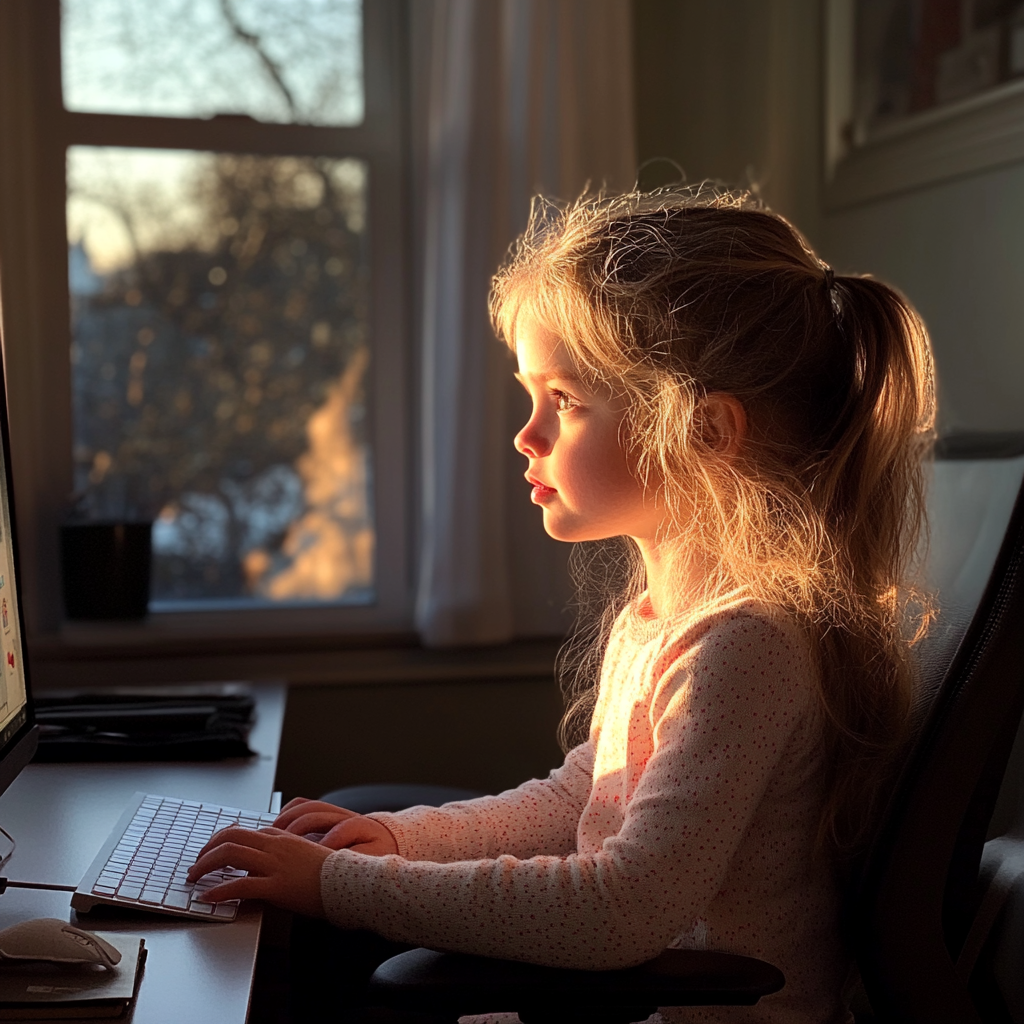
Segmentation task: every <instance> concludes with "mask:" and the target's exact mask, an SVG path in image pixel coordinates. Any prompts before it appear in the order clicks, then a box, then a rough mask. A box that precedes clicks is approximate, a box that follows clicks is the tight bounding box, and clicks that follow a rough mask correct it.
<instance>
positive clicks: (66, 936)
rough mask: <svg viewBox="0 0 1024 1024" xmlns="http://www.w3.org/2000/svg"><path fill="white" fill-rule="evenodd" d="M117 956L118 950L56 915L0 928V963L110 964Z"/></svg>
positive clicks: (110, 965)
mask: <svg viewBox="0 0 1024 1024" xmlns="http://www.w3.org/2000/svg"><path fill="white" fill-rule="evenodd" d="M120 959H121V953H120V951H119V950H117V949H116V948H115V947H114V946H112V945H111V944H110V943H109V942H106V941H104V940H103V939H101V938H100V937H99V936H98V935H93V934H92V932H87V931H84V930H83V929H81V928H76V927H75V926H74V925H73V924H69V923H68V922H67V921H61V920H59V919H58V918H56V917H38V918H36V919H35V920H34V921H22V922H21V923H20V924H14V925H11V927H10V928H4V930H3V931H0V963H2V962H3V961H4V960H45V961H47V962H49V963H53V964H97V965H99V966H100V967H113V966H115V965H116V964H117V963H118V962H119V961H120Z"/></svg>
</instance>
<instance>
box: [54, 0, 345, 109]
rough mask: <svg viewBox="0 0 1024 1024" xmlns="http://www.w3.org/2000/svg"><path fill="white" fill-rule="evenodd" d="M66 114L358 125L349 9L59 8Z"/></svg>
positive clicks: (281, 3) (194, 1)
mask: <svg viewBox="0 0 1024 1024" xmlns="http://www.w3.org/2000/svg"><path fill="white" fill-rule="evenodd" d="M61 9H62V29H61V50H62V55H63V56H62V63H63V81H64V105H65V107H67V109H68V110H76V111H93V112H102V113H111V114H146V115H151V116H166V117H210V116H212V115H214V114H249V115H251V116H252V117H255V118H257V119H258V120H261V121H269V122H275V123H283V124H288V123H292V122H302V123H305V124H316V125H353V124H359V123H360V122H361V121H362V120H363V68H362V5H361V3H360V0H160V2H158V3H154V2H153V0H63V3H62V7H61Z"/></svg>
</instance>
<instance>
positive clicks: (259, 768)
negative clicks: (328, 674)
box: [0, 683, 285, 1024]
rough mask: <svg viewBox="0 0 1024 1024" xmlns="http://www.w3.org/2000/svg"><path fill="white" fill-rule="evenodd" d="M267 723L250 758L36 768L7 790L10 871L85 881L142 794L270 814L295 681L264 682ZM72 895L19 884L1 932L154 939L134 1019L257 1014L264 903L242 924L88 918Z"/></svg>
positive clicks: (24, 876) (144, 1023) (0, 811)
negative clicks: (49, 920) (47, 920)
mask: <svg viewBox="0 0 1024 1024" xmlns="http://www.w3.org/2000/svg"><path fill="white" fill-rule="evenodd" d="M255 690H256V699H257V716H258V717H257V722H256V726H255V728H254V729H253V731H252V734H251V736H250V739H249V745H250V746H251V747H252V749H253V750H255V751H256V752H257V753H258V755H259V756H258V757H256V758H251V759H249V760H246V761H241V760H230V761H219V762H207V763H197V762H179V763H170V762H163V763H142V764H140V763H132V764H33V765H29V767H28V768H26V769H25V771H23V772H22V773H21V775H19V776H18V778H17V779H15V781H14V783H13V784H12V785H11V787H10V789H9V790H8V791H7V792H6V793H5V794H4V795H3V797H0V825H3V827H4V828H5V829H7V831H8V832H10V833H11V835H12V836H14V838H15V840H16V841H17V844H18V846H17V849H16V850H15V852H14V856H13V857H12V858H11V859H10V860H9V861H8V862H7V865H6V866H5V868H4V873H5V874H6V875H7V877H8V878H13V879H17V880H18V881H25V882H51V883H57V884H65V885H77V884H78V881H79V879H80V878H81V876H82V875H83V874H84V873H85V870H86V868H88V866H89V864H90V862H91V861H92V859H93V857H94V856H95V855H96V852H97V851H98V850H99V848H100V846H101V845H102V844H103V840H104V839H106V837H107V835H108V834H109V833H110V830H111V829H112V828H113V827H114V825H115V824H116V823H117V819H118V818H119V817H120V816H121V812H122V811H123V810H124V807H125V805H126V804H127V802H128V800H129V798H130V797H131V795H132V794H133V793H134V792H135V791H136V790H144V791H145V792H148V793H159V794H163V795H166V796H176V797H183V798H185V799H187V800H207V801H211V802H217V803H221V804H225V805H227V806H229V807H242V808H245V809H248V810H265V809H267V808H268V807H269V805H270V798H271V794H272V791H273V788H274V775H275V773H276V771H277V751H278V747H279V745H280V739H281V725H282V722H283V719H284V705H285V686H284V684H283V683H259V684H255ZM70 903H71V894H70V893H66V892H46V891H39V890H28V889H8V890H7V892H6V893H4V894H3V895H2V896H0V928H6V927H7V926H8V925H11V924H14V923H15V922H17V921H23V920H26V919H27V918H32V917H58V918H66V919H70V920H72V921H74V922H75V923H76V924H79V925H80V926H81V927H83V928H88V929H91V930H95V931H112V932H114V931H116V932H122V933H124V934H128V935H138V936H140V937H142V938H145V940H146V947H147V948H148V949H149V958H148V960H147V962H146V968H145V975H144V977H143V980H142V985H141V986H140V988H139V997H138V1002H137V1005H136V1007H135V1013H134V1017H133V1018H132V1020H133V1024H164V1022H166V1024H182V1022H184V1021H188V1022H190V1024H201V1022H204V1021H210V1022H216V1024H242V1022H244V1021H245V1019H246V1015H247V1014H248V1010H249V994H250V990H251V988H252V979H253V969H254V967H255V964H256V947H257V945H258V943H259V937H260V924H261V921H262V916H263V915H262V911H261V910H260V909H259V908H258V907H256V906H253V905H251V904H250V905H243V906H242V908H241V910H240V912H239V915H238V917H237V918H236V919H235V921H233V922H231V923H230V924H216V923H207V922H203V921H190V920H183V919H180V918H174V917H165V916H160V915H156V914H146V913H144V912H138V913H135V912H130V913H126V912H123V911H115V910H112V909H109V908H102V909H96V910H94V911H92V912H91V913H89V914H82V915H77V914H74V913H73V912H72V911H71V910H70Z"/></svg>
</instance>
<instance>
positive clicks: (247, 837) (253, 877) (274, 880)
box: [188, 827, 331, 917]
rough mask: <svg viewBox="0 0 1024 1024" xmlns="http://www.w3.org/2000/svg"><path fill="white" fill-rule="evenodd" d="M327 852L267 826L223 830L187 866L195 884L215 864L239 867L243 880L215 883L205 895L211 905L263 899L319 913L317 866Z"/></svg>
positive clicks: (308, 913)
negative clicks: (243, 874) (230, 901)
mask: <svg viewBox="0 0 1024 1024" xmlns="http://www.w3.org/2000/svg"><path fill="white" fill-rule="evenodd" d="M330 855H331V851H330V849H328V848H327V847H326V846H320V845H319V844H318V843H311V842H309V840H307V839H301V838H300V837H299V836H295V835H291V834H289V833H288V832H282V831H281V830H280V829H277V828H265V829H261V830H260V831H259V832H254V831H253V830H252V829H247V828H237V827H232V828H226V829H224V830H223V831H221V832H218V833H217V834H216V835H215V836H214V837H213V838H212V839H211V840H210V841H209V842H208V843H207V844H206V846H204V847H203V848H202V850H201V851H200V852H199V856H198V858H196V862H195V864H193V865H192V867H191V868H190V869H189V872H188V880H189V881H190V882H194V881H196V880H197V879H199V878H201V877H202V876H203V875H205V874H207V873H208V872H210V871H216V870H217V869H218V868H224V867H227V866H228V865H230V866H231V867H235V868H241V869H242V870H243V871H248V872H249V874H248V876H247V877H245V878H236V879H233V880H232V881H230V882H225V883H224V884H223V885H218V886H214V888H212V889H208V890H207V891H206V892H205V893H204V894H203V899H204V900H206V901H208V902H210V903H218V902H220V901H221V900H237V899H243V900H249V899H254V900H266V901H267V902H268V903H273V904H274V905H275V906H278V907H283V908H284V909H285V910H292V911H295V913H298V914H305V915H306V916H307V917H323V916H324V905H323V900H322V899H321V898H320V869H321V868H322V867H323V863H324V861H325V860H327V858H328V857H329V856H330Z"/></svg>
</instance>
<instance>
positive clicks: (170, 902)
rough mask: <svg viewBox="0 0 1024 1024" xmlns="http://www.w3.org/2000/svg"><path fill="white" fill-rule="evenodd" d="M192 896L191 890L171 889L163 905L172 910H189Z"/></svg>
mask: <svg viewBox="0 0 1024 1024" xmlns="http://www.w3.org/2000/svg"><path fill="white" fill-rule="evenodd" d="M191 898H192V894H191V893H190V892H182V891H178V890H174V889H172V890H170V891H169V892H168V893H167V895H166V896H164V898H163V905H164V906H165V907H169V908H170V909H171V910H188V904H189V900H190V899H191Z"/></svg>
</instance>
